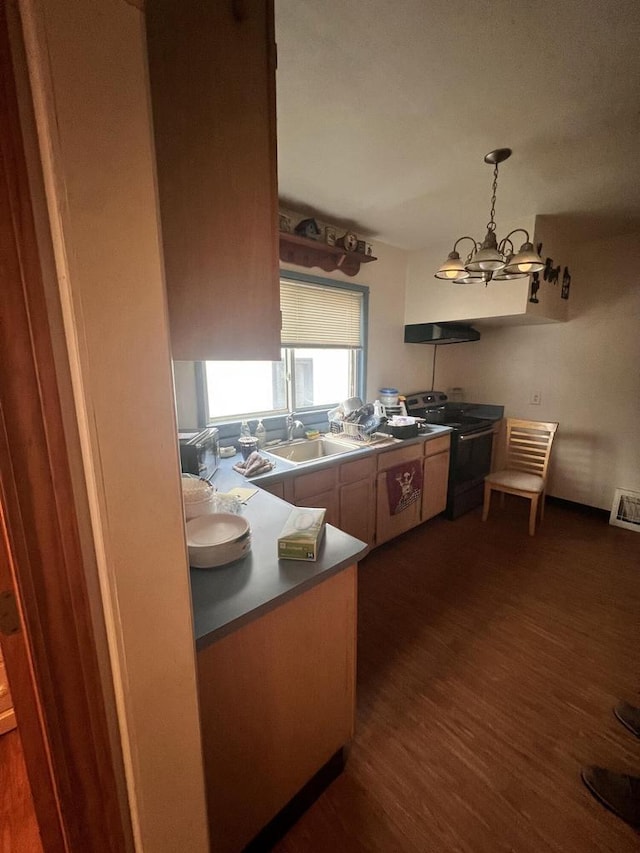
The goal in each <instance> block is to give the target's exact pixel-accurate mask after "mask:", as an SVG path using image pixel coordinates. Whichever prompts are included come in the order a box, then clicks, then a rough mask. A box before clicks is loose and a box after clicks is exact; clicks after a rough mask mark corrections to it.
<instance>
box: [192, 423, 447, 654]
mask: <svg viewBox="0 0 640 853" xmlns="http://www.w3.org/2000/svg"><path fill="white" fill-rule="evenodd" d="M448 432H451V430H450V429H449V427H442V426H437V425H434V426H432V427H431V429H430V430H429V432H428V433H422V434H420V435H419V436H417V437H416V438H410V439H394V438H390V439H389V440H388V441H384V442H380V443H374V444H367V445H363V446H362V447H354V449H353V450H350V451H348V452H347V453H342V454H339V455H334V456H327V457H323V458H321V459H313V460H310V461H309V462H304V463H302V464H299V465H295V464H293V463H292V462H287V461H286V460H284V459H280V458H278V457H274V456H269V459H271V460H272V461H274V462H275V463H276V467H275V468H274V469H273V470H272V471H270V472H268V473H267V474H262V475H261V476H259V477H252V478H251V479H247V478H245V477H243V476H242V475H241V474H239V473H238V472H236V471H234V470H233V466H234V465H235V464H237V463H238V462H239V461H241V456H240V454H239V453H238V454H236V455H235V456H232V457H231V458H227V459H221V460H220V466H219V468H218V470H217V471H216V473H215V474H214V476H213V478H212V483H213V485H214V486H215V487H216V489H217V490H218V491H219V492H226V491H228V490H229V489H232V488H233V487H234V486H241V487H249V486H258V487H259V486H260V485H261V484H267V483H270V482H273V481H275V480H281V479H286V478H289V477H293V476H296V475H298V474H301V473H304V472H309V471H315V470H320V469H323V468H327V467H330V466H332V465H336V464H340V463H342V462H345V461H349V460H353V459H354V458H357V457H361V456H364V455H369V454H376V455H377V454H378V453H382V452H384V451H387V450H391V449H393V448H395V447H400V446H403V447H404V446H407V445H412V444H419V443H420V442H423V441H428V440H429V439H432V438H437V437H438V436H441V435H446V433H448ZM261 452H262V453H263V454H264V453H265V452H266V453H268V448H264V450H263V451H261ZM291 510H292V506H291V504H288V503H287V502H286V501H283V500H280V498H277V497H275V496H274V495H271V494H270V493H269V492H266V491H264V490H263V489H260V488H258V491H257V493H256V494H255V495H253V496H252V497H251V498H249V500H248V501H247V503H246V505H244V506H243V508H242V515H243V516H244V517H245V518H246V519H247V520H248V522H249V524H250V525H251V552H250V553H249V554H248V555H247V556H246V557H244V558H243V559H242V560H239V561H238V562H236V563H231V564H229V565H228V566H219V567H217V568H214V569H194V568H192V569H191V599H192V606H193V621H194V632H195V639H196V648H197V649H202V648H205V647H206V646H208V645H209V644H210V643H212V642H215V641H216V640H219V639H221V638H222V637H224V636H226V635H227V634H229V633H231V632H232V631H235V630H236V629H237V628H239V627H241V626H242V625H244V624H246V623H247V622H250V621H252V620H253V619H256V618H258V617H260V616H262V615H264V614H265V613H267V612H269V610H272V609H273V608H274V607H278V606H279V605H280V604H283V603H284V602H285V601H288V600H289V599H291V598H294V597H295V596H296V595H299V594H300V593H302V592H304V591H305V590H307V589H310V588H311V587H312V586H314V585H315V584H317V583H320V582H321V581H323V580H326V579H327V578H329V577H331V575H333V574H336V573H337V572H339V571H341V570H342V569H344V568H346V567H347V566H350V565H352V564H353V563H355V562H357V561H358V560H359V559H360V558H361V557H363V556H364V555H365V554H366V553H367V551H368V550H369V546H368V545H367V544H366V543H365V542H361V541H360V540H359V539H355V538H354V537H353V536H349V534H347V533H344V532H343V531H342V530H338V528H336V527H333V526H332V525H331V524H327V525H326V532H325V535H324V537H323V541H322V544H321V546H320V553H319V558H318V560H316V561H315V562H312V561H306V560H280V559H278V554H277V538H278V536H279V534H280V532H281V531H282V528H283V527H284V524H285V522H286V520H287V518H288V517H289V513H290V512H291Z"/></svg>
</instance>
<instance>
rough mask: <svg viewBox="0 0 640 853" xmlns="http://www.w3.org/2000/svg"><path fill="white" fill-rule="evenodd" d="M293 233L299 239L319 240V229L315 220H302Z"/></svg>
mask: <svg viewBox="0 0 640 853" xmlns="http://www.w3.org/2000/svg"><path fill="white" fill-rule="evenodd" d="M295 232H296V234H298V235H299V236H300V237H307V239H309V240H319V239H320V228H319V227H318V223H317V222H316V221H315V219H302V220H300V222H298V224H297V225H296V227H295Z"/></svg>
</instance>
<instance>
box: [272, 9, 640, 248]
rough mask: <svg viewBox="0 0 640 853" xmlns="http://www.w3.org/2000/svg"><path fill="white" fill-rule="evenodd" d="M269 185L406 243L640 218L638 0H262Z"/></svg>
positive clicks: (632, 222) (290, 200)
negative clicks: (548, 223) (272, 95)
mask: <svg viewBox="0 0 640 853" xmlns="http://www.w3.org/2000/svg"><path fill="white" fill-rule="evenodd" d="M275 8H276V35H277V41H278V83H277V98H278V170H279V185H280V197H281V199H282V200H283V202H284V203H286V205H287V206H289V207H293V208H294V209H296V210H300V211H301V212H305V213H307V212H308V213H311V214H315V215H316V216H318V217H320V218H323V219H325V220H328V221H330V222H335V223H336V224H342V225H345V226H353V227H355V229H356V230H358V232H359V233H361V234H366V235H369V236H370V237H371V238H373V239H379V240H382V241H383V242H386V243H390V244H392V245H395V246H400V247H403V248H406V249H420V248H426V247H435V246H440V245H441V247H442V252H443V253H446V251H448V250H449V248H450V246H451V244H452V242H453V239H454V238H455V237H456V236H459V235H460V234H466V233H471V234H472V235H474V236H476V237H480V238H481V237H483V236H484V226H485V224H486V222H487V220H488V210H489V196H490V186H491V177H492V175H491V167H490V166H487V165H485V164H484V162H483V157H484V154H485V153H486V152H488V151H490V150H491V149H493V148H499V147H509V148H512V149H513V156H512V157H511V159H510V160H508V161H507V162H506V163H504V164H503V165H502V166H501V167H500V183H499V189H498V202H497V207H496V220H497V223H498V229H497V233H498V237H500V236H501V235H504V234H505V233H506V232H507V231H508V230H510V228H511V227H515V225H516V224H519V222H521V221H523V220H524V219H526V218H531V217H532V216H533V215H535V214H553V215H556V216H557V217H558V220H559V221H564V222H565V224H567V223H568V225H567V227H571V224H572V223H574V222H575V223H577V224H578V227H579V228H580V229H582V233H583V234H584V236H586V237H589V238H592V237H593V236H594V234H597V233H599V232H603V236H604V235H607V234H612V233H616V232H618V233H620V232H621V231H624V230H631V228H634V227H637V226H638V225H639V224H640V50H638V44H639V43H640V2H638V0H614V2H611V0H580V2H579V3H578V2H577V1H576V0H537V2H536V3H532V2H530V0H529V2H526V0H492V2H490V3H489V2H482V0H430V2H428V3H427V2H425V0H401V2H391V0H353V2H345V0H276V3H275Z"/></svg>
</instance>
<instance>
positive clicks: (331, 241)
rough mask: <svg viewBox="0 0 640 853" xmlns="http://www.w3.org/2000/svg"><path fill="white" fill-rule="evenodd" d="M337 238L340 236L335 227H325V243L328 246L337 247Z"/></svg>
mask: <svg viewBox="0 0 640 853" xmlns="http://www.w3.org/2000/svg"><path fill="white" fill-rule="evenodd" d="M337 236H338V235H337V234H336V229H335V228H334V227H333V225H325V228H324V242H325V243H326V244H327V246H335V244H336V237H337Z"/></svg>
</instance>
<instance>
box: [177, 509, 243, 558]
mask: <svg viewBox="0 0 640 853" xmlns="http://www.w3.org/2000/svg"><path fill="white" fill-rule="evenodd" d="M186 526H187V548H188V550H189V564H190V565H191V566H193V568H195V569H213V568H215V567H216V566H226V565H227V564H228V563H234V562H235V561H236V560H241V559H242V558H243V557H246V555H247V554H248V553H249V551H250V550H251V528H250V526H249V522H248V521H247V520H246V518H243V517H242V516H240V515H234V514H232V513H227V512H216V513H213V514H212V515H201V516H198V517H197V518H192V519H191V520H190V521H187V525H186Z"/></svg>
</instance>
